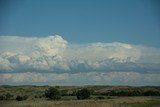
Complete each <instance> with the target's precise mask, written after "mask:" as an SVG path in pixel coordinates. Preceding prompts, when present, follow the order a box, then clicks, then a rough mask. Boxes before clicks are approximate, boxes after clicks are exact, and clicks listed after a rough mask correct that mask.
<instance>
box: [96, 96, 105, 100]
mask: <svg viewBox="0 0 160 107" xmlns="http://www.w3.org/2000/svg"><path fill="white" fill-rule="evenodd" d="M96 99H98V100H102V99H105V97H103V96H98V97H96Z"/></svg>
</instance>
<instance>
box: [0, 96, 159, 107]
mask: <svg viewBox="0 0 160 107" xmlns="http://www.w3.org/2000/svg"><path fill="white" fill-rule="evenodd" d="M0 106H1V107H160V97H116V98H113V99H107V100H106V99H105V100H72V101H49V100H36V101H29V100H26V101H15V100H12V101H0Z"/></svg>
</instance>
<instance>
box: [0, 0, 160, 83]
mask: <svg viewBox="0 0 160 107" xmlns="http://www.w3.org/2000/svg"><path fill="white" fill-rule="evenodd" d="M159 77H160V2H159V1H158V0H14V1H13V0H0V84H1V85H3V84H9V85H23V84H32V85H97V84H98V85H135V86H137V85H158V86H159V85H160V78H159Z"/></svg>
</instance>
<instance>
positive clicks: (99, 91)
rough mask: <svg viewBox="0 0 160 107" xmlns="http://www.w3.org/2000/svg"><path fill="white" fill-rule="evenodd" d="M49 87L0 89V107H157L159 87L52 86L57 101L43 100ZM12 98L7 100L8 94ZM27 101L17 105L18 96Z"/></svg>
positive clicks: (1, 87)
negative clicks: (81, 93) (84, 94)
mask: <svg viewBox="0 0 160 107" xmlns="http://www.w3.org/2000/svg"><path fill="white" fill-rule="evenodd" d="M49 87H51V86H0V107H160V94H159V93H160V87H159V86H157V87H152V86H145V87H131V86H52V87H54V88H57V89H58V90H60V91H61V94H62V98H61V99H60V100H59V101H54V100H49V99H47V98H46V97H45V95H44V93H45V90H46V89H48V88H49ZM82 88H87V89H89V90H90V91H91V92H92V94H91V97H90V98H89V99H85V100H78V99H77V97H76V94H75V93H76V92H77V90H80V89H82ZM8 93H9V94H10V95H11V96H12V97H10V98H9V99H2V97H5V98H7V94H8ZM19 95H20V96H23V95H26V96H27V97H28V98H27V99H26V100H23V101H17V100H16V97H17V96H19Z"/></svg>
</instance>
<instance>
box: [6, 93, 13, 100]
mask: <svg viewBox="0 0 160 107" xmlns="http://www.w3.org/2000/svg"><path fill="white" fill-rule="evenodd" d="M11 98H13V95H12V94H10V93H7V94H6V95H5V100H11Z"/></svg>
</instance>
